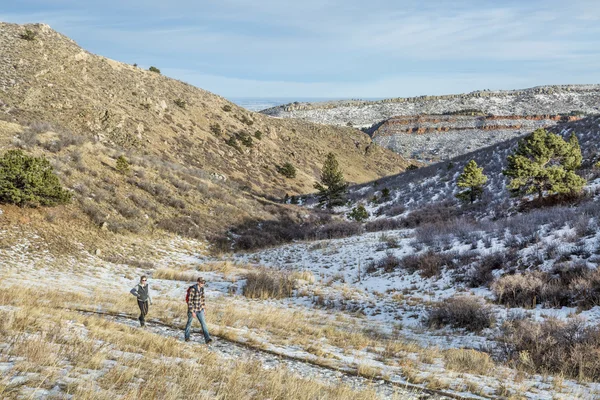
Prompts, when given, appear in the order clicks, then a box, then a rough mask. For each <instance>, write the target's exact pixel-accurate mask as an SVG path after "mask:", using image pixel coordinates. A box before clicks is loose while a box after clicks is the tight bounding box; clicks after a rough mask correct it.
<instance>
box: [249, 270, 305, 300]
mask: <svg viewBox="0 0 600 400" xmlns="http://www.w3.org/2000/svg"><path fill="white" fill-rule="evenodd" d="M245 278H246V283H245V284H244V286H243V288H242V293H243V295H244V296H246V297H248V298H250V299H263V300H264V299H272V298H274V299H282V298H286V297H292V295H293V291H294V287H295V286H296V280H295V279H294V278H293V277H292V276H291V275H290V274H288V273H285V272H277V271H272V270H267V269H262V270H260V271H259V272H250V273H248V274H246V276H245Z"/></svg>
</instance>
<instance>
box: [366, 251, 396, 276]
mask: <svg viewBox="0 0 600 400" xmlns="http://www.w3.org/2000/svg"><path fill="white" fill-rule="evenodd" d="M400 265H401V261H400V259H399V258H398V257H396V256H395V255H393V254H392V253H387V254H386V256H385V257H383V258H382V259H380V260H378V261H373V262H371V263H370V264H369V265H367V269H366V271H367V273H368V274H372V273H374V272H376V271H378V270H383V271H384V272H393V271H395V270H396V269H398V268H399V267H400Z"/></svg>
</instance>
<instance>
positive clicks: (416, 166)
mask: <svg viewBox="0 0 600 400" xmlns="http://www.w3.org/2000/svg"><path fill="white" fill-rule="evenodd" d="M416 169H419V166H418V165H415V164H410V165H409V166H408V167H406V170H407V171H414V170H416Z"/></svg>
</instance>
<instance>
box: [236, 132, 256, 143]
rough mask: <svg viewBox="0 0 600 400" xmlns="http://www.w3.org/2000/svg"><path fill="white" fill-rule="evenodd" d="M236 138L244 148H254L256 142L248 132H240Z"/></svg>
mask: <svg viewBox="0 0 600 400" xmlns="http://www.w3.org/2000/svg"><path fill="white" fill-rule="evenodd" d="M236 136H237V138H238V139H239V141H240V142H241V143H242V144H243V145H244V146H246V147H254V141H253V140H252V136H250V135H249V134H247V133H246V132H240V133H238V134H237V135H236Z"/></svg>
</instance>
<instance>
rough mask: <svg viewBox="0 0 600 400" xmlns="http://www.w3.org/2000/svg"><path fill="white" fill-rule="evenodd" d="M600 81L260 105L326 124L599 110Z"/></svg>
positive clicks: (269, 111)
mask: <svg viewBox="0 0 600 400" xmlns="http://www.w3.org/2000/svg"><path fill="white" fill-rule="evenodd" d="M599 100H600V85H562V86H559V85H556V86H538V87H534V88H529V89H522V90H495V91H491V90H483V91H475V92H471V93H466V94H451V95H444V96H419V97H398V98H393V99H385V100H377V101H363V100H342V101H331V102H325V103H292V104H286V105H282V106H277V107H273V108H269V109H267V110H263V111H261V112H262V113H263V114H267V115H271V116H275V117H282V118H297V119H302V120H305V121H312V122H318V123H322V124H331V125H340V126H345V125H347V124H348V123H350V124H352V125H353V126H356V127H369V126H371V125H373V124H376V123H379V122H380V121H383V120H386V119H388V118H392V117H395V116H400V115H423V114H431V115H439V114H444V113H455V112H460V111H461V110H477V111H480V112H483V113H485V114H492V115H499V116H509V115H542V114H568V113H570V112H573V111H575V112H583V113H585V114H595V113H598V112H599V111H600V108H599V106H598V101H599Z"/></svg>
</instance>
